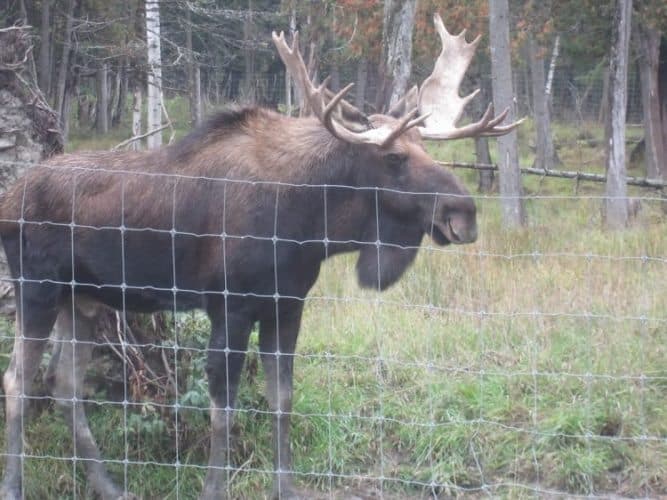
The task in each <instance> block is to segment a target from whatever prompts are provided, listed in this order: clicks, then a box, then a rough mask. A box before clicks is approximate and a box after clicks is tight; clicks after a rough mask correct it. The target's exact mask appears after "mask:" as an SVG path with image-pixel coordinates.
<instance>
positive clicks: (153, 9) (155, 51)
mask: <svg viewBox="0 0 667 500" xmlns="http://www.w3.org/2000/svg"><path fill="white" fill-rule="evenodd" d="M146 46H147V51H148V86H147V87H148V88H147V92H146V96H147V102H146V105H147V108H148V110H147V117H146V129H147V130H146V131H147V132H150V131H152V130H156V129H158V128H160V127H161V126H162V56H161V51H160V0H146ZM146 145H147V146H148V149H153V148H158V147H160V146H161V145H162V132H156V133H153V134H151V135H149V136H148V137H147V139H146Z"/></svg>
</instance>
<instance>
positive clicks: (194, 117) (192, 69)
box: [185, 6, 202, 126]
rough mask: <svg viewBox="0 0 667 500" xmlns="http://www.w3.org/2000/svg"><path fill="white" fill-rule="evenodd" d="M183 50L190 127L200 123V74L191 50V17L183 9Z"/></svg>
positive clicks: (188, 12)
mask: <svg viewBox="0 0 667 500" xmlns="http://www.w3.org/2000/svg"><path fill="white" fill-rule="evenodd" d="M185 9H186V10H185V13H186V15H185V48H186V50H187V65H186V67H187V73H188V75H187V76H188V102H189V104H190V124H191V125H192V126H195V125H199V123H201V114H202V113H201V82H200V79H201V73H200V70H199V65H198V64H197V62H196V61H195V54H194V50H193V49H192V15H191V13H190V9H189V8H188V7H187V6H186V7H185Z"/></svg>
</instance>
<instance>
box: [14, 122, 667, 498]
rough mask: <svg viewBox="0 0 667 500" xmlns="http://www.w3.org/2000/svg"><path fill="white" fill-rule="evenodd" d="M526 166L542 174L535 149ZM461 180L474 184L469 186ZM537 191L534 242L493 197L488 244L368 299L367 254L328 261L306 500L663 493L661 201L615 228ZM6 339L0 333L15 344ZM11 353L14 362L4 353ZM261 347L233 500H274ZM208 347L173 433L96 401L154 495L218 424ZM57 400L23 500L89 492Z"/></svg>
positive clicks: (189, 324)
mask: <svg viewBox="0 0 667 500" xmlns="http://www.w3.org/2000/svg"><path fill="white" fill-rule="evenodd" d="M526 129H527V130H530V128H529V127H526ZM593 130H594V132H593V134H596V133H597V134H599V131H597V129H593ZM556 134H557V140H558V142H559V143H560V144H563V146H562V147H561V149H560V150H559V154H560V157H561V159H562V160H563V162H564V164H565V165H566V166H567V167H568V168H569V169H578V170H585V171H595V172H599V171H601V170H602V168H601V159H602V155H601V151H599V150H598V149H595V148H591V147H589V146H587V145H586V144H583V143H582V141H581V140H580V139H581V137H579V134H580V133H578V132H577V131H576V130H573V129H571V128H568V127H565V126H562V127H559V128H558V129H557V131H556ZM118 139H119V140H118V141H116V142H120V140H122V137H120V138H118ZM77 140H78V139H77ZM95 146H97V147H99V146H100V145H99V143H92V145H91V143H90V142H87V141H86V140H79V142H77V143H76V147H77V148H80V147H95ZM106 147H108V146H106ZM470 149H471V144H468V143H466V142H463V143H457V144H447V145H445V146H440V145H439V146H437V147H435V148H434V149H433V152H434V155H435V156H437V157H438V158H439V159H442V160H459V161H471V160H472V159H473V158H472V155H471V153H470ZM522 161H523V163H524V164H529V162H530V161H531V160H530V151H529V147H528V140H527V138H525V137H523V138H522ZM461 175H462V177H464V178H465V180H466V182H467V183H468V185H469V186H470V187H471V190H472V189H474V186H475V184H476V179H475V175H474V174H473V173H471V172H464V173H461ZM525 185H526V194H527V195H528V196H529V197H528V199H527V200H526V206H527V212H528V214H529V225H528V226H527V227H526V228H525V229H521V230H508V229H506V228H504V227H503V223H502V221H501V219H500V210H499V200H498V198H497V197H496V196H495V195H489V196H480V197H479V198H478V200H477V201H478V207H479V224H480V238H479V240H478V242H477V243H475V244H474V245H469V246H465V247H457V248H446V249H441V248H436V247H432V246H430V242H429V241H428V240H425V241H424V248H423V249H422V251H421V252H420V255H419V257H418V259H417V262H416V263H415V265H414V266H413V268H412V269H411V270H410V271H409V272H408V273H407V275H406V277H405V278H404V279H403V280H402V281H401V282H400V283H399V284H398V285H397V286H395V287H393V288H392V289H391V290H389V291H388V292H386V293H384V294H378V293H373V292H368V291H360V290H359V289H358V287H357V286H356V282H355V276H354V271H353V267H354V256H342V257H337V258H334V259H332V260H330V261H329V262H327V263H326V264H325V266H324V268H323V272H322V275H321V277H320V279H319V281H318V283H317V285H316V286H315V288H314V290H313V291H312V293H311V295H310V298H309V299H308V302H307V307H306V310H305V317H304V322H303V328H302V332H301V337H300V343H299V348H298V358H297V360H296V368H295V377H296V395H295V404H294V412H295V415H294V418H293V426H294V432H293V439H292V444H293V448H294V457H295V468H296V471H297V477H298V482H299V484H300V485H301V486H303V487H304V488H308V489H309V490H310V491H312V494H313V498H330V497H331V498H344V497H346V496H347V497H350V498H354V497H355V496H356V497H358V498H377V497H379V496H380V495H382V496H384V497H385V498H392V499H393V498H428V497H434V496H435V497H439V498H447V497H450V496H461V497H469V498H477V497H481V496H493V497H505V498H524V497H532V498H534V497H535V496H539V497H549V496H556V495H563V496H575V495H582V496H608V495H612V494H614V495H619V496H631V497H634V496H641V497H658V496H661V495H667V363H666V359H667V352H666V351H667V347H666V346H667V280H666V279H665V277H667V220H666V217H665V214H664V212H663V211H662V205H661V203H662V202H661V201H660V200H659V198H658V197H657V195H656V194H655V193H654V192H651V191H644V192H640V191H635V192H633V194H634V195H636V196H640V197H643V200H642V210H641V211H640V212H639V214H638V216H637V218H636V219H635V220H633V223H632V226H631V227H630V228H629V229H628V230H626V231H623V232H606V231H604V230H603V229H602V222H601V215H600V205H601V200H600V199H599V198H597V196H599V195H600V194H601V193H602V192H603V187H602V186H601V185H592V184H584V183H582V184H581V185H579V186H576V185H575V183H573V182H572V181H564V180H552V179H539V178H526V179H525ZM178 324H179V327H180V330H181V332H182V334H185V335H186V337H187V338H188V339H189V340H188V342H189V344H188V345H190V346H191V347H193V348H195V349H203V347H204V345H205V341H206V337H205V335H204V334H203V333H202V332H203V331H205V328H206V320H205V319H204V318H203V317H202V316H201V315H192V314H188V315H184V316H182V317H180V318H179V319H178ZM10 326H11V325H9V324H5V325H4V326H3V330H4V332H3V335H6V336H9V337H11V331H10ZM3 346H4V349H3V352H5V353H6V352H7V350H8V348H9V341H8V340H4V341H3ZM256 349H257V342H256V336H255V334H253V339H252V341H251V353H250V354H249V358H248V366H249V368H250V369H249V370H248V375H247V376H245V377H244V378H243V383H242V389H241V395H240V398H239V399H240V401H239V408H240V410H239V412H238V417H237V424H236V440H235V444H234V457H233V460H234V465H235V466H236V467H237V468H238V470H237V471H235V472H234V473H233V476H234V480H233V489H234V493H235V497H238V498H263V496H264V495H265V494H266V493H267V492H268V491H269V489H270V481H271V475H270V473H269V472H268V471H269V470H270V469H271V468H272V465H271V453H270V423H269V418H268V415H267V414H266V411H267V409H268V407H267V404H266V401H265V399H264V396H263V387H262V386H263V375H262V373H261V367H259V368H258V365H259V363H258V356H257V353H256ZM195 354H196V355H194V356H192V358H191V359H190V360H189V364H188V366H187V367H184V368H183V370H182V376H183V377H185V378H186V381H185V382H184V385H185V387H186V390H185V391H184V393H183V394H182V397H181V400H180V402H181V403H182V404H184V405H185V406H187V407H188V408H187V409H185V410H182V411H181V412H179V418H178V432H177V431H176V425H175V415H174V413H173V411H170V410H167V411H165V410H164V409H162V408H161V407H160V406H159V405H157V404H151V403H147V404H144V405H138V406H137V407H136V408H132V409H131V410H130V411H129V412H128V413H127V414H124V412H123V411H122V408H121V407H119V406H118V405H113V404H90V405H89V409H88V411H89V415H90V419H91V423H92V427H93V433H94V434H95V435H96V436H97V437H98V439H99V442H100V444H101V447H102V449H103V454H104V457H105V458H106V459H109V460H112V461H116V462H115V463H111V464H110V466H109V467H110V469H111V470H112V471H113V473H114V475H115V476H116V477H117V478H118V479H119V480H120V481H122V480H123V478H124V477H126V480H127V485H128V487H129V489H130V490H132V491H133V492H135V493H136V494H138V495H140V496H141V497H143V498H146V499H149V498H156V499H157V498H176V497H177V496H178V497H179V498H195V497H196V494H197V493H198V492H199V490H200V488H201V486H202V483H203V478H204V474H205V470H204V469H203V468H202V466H203V465H205V463H206V455H207V441H208V426H207V418H208V417H207V413H206V409H205V408H206V405H207V400H206V383H205V380H204V379H203V355H202V354H203V353H201V352H200V353H198V354H197V353H195ZM3 359H6V358H3ZM91 398H93V399H97V400H100V401H104V400H105V394H104V393H98V394H93V395H91ZM49 407H50V405H46V406H45V407H44V405H43V406H42V407H41V408H40V411H37V412H35V413H36V414H35V415H34V419H33V420H32V423H31V424H30V426H29V431H28V433H27V434H28V435H27V446H28V448H27V451H28V453H29V454H30V455H32V456H35V457H38V458H30V459H27V460H26V493H27V497H28V498H35V499H37V498H68V497H71V496H72V495H74V494H76V496H78V497H89V496H90V491H88V490H87V489H86V485H85V481H84V480H83V467H82V465H81V464H80V463H79V464H78V465H76V466H74V465H73V462H72V461H71V460H70V457H71V454H72V446H71V442H70V439H69V436H68V434H69V433H68V431H67V429H66V427H65V426H64V423H63V420H62V418H61V417H60V416H59V415H57V414H56V413H55V412H53V411H51V410H52V409H51V408H49ZM177 439H178V459H179V460H180V464H181V466H180V467H174V463H175V461H176V458H177V453H176V444H175V443H176V440H177ZM126 442H127V449H128V455H127V458H128V459H129V461H130V463H129V465H127V466H126V467H124V466H123V463H122V461H123V460H124V459H125V458H126V456H125V443H126ZM47 478H48V480H47Z"/></svg>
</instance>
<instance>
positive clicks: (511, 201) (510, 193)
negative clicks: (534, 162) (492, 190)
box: [489, 0, 525, 227]
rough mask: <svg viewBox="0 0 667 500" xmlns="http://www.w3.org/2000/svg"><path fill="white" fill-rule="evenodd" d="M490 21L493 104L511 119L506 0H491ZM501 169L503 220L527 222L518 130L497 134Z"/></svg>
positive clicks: (513, 117) (510, 223)
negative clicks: (507, 112)
mask: <svg viewBox="0 0 667 500" xmlns="http://www.w3.org/2000/svg"><path fill="white" fill-rule="evenodd" d="M489 24H490V34H491V36H490V44H491V75H492V79H493V84H492V87H493V105H494V107H495V109H496V110H497V111H498V112H500V111H501V110H504V109H505V108H509V109H510V112H509V116H508V118H507V120H508V121H510V122H512V121H514V120H516V105H515V102H514V90H513V88H512V66H511V49H510V27H509V5H508V1H507V0H489ZM498 171H499V173H498V187H499V189H500V196H501V198H502V202H501V203H502V214H503V221H504V222H505V224H506V225H507V226H510V227H518V226H521V225H523V224H524V222H525V211H524V206H523V199H522V195H523V186H522V184H521V171H520V170H519V151H518V144H517V133H516V130H513V131H512V132H510V133H509V134H507V135H504V136H501V137H499V138H498Z"/></svg>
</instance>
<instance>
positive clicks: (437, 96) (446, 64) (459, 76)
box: [419, 14, 523, 140]
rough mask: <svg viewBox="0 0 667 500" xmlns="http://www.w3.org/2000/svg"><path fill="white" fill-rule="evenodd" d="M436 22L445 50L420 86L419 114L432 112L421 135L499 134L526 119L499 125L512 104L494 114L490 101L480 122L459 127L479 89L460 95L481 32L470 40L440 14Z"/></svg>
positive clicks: (452, 136)
mask: <svg viewBox="0 0 667 500" xmlns="http://www.w3.org/2000/svg"><path fill="white" fill-rule="evenodd" d="M433 22H434V23H435V28H436V30H437V31H438V34H439V35H440V40H441V41H442V51H441V52H440V55H439V56H438V59H437V60H436V62H435V67H434V68H433V73H432V74H431V76H429V77H428V78H427V79H426V80H424V83H423V84H422V86H421V88H420V89H419V114H420V115H421V116H425V115H427V114H428V115H429V116H427V117H426V121H425V122H424V126H423V127H420V128H419V132H420V133H421V135H422V137H424V138H425V139H436V140H443V139H460V138H463V137H477V136H499V135H504V134H507V133H508V132H510V131H511V130H514V129H515V128H516V127H518V126H519V125H520V124H521V122H523V119H521V120H518V121H516V122H514V123H511V124H509V125H499V124H500V123H502V121H503V120H504V119H505V118H506V117H507V114H508V113H509V108H508V109H506V110H504V111H503V112H502V113H500V114H499V115H498V116H496V117H495V118H494V117H493V106H492V105H491V104H489V106H488V108H487V109H486V112H485V113H484V115H483V116H482V118H481V119H480V120H479V121H478V122H475V123H471V124H469V125H466V126H464V127H460V128H457V127H456V123H457V122H458V121H459V119H460V118H461V115H462V114H463V110H464V108H465V106H466V105H467V104H468V102H470V100H472V99H473V98H474V97H475V96H476V95H477V94H478V93H479V89H477V90H475V91H474V92H472V93H471V94H469V95H467V96H465V97H460V96H459V87H460V86H461V81H462V80H463V77H464V75H465V73H466V71H467V69H468V67H469V66H470V62H471V61H472V58H473V56H474V55H475V50H476V49H477V45H478V44H479V41H480V39H481V35H480V36H477V38H475V39H474V40H473V41H472V42H470V43H468V42H466V39H465V33H466V32H465V30H463V31H462V32H461V33H460V34H459V35H457V36H454V35H451V34H450V33H449V32H448V31H447V29H446V28H445V25H444V24H443V22H442V19H441V18H440V15H439V14H435V15H434V16H433Z"/></svg>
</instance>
